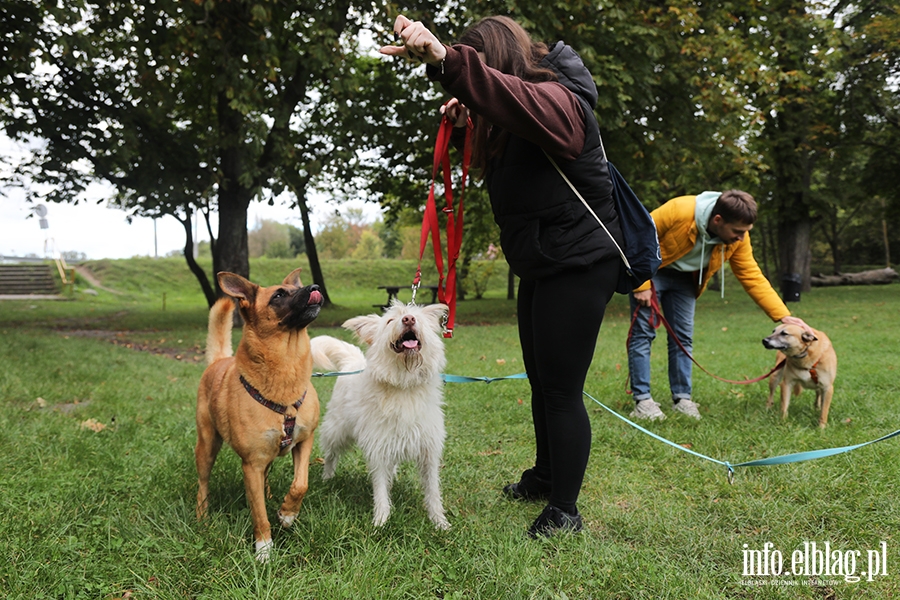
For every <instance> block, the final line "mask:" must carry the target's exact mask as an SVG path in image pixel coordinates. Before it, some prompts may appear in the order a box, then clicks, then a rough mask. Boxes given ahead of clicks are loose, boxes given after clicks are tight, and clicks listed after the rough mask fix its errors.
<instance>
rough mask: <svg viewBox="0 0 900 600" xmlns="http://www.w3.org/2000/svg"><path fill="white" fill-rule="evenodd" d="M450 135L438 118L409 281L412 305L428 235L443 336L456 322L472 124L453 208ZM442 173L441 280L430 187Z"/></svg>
mask: <svg viewBox="0 0 900 600" xmlns="http://www.w3.org/2000/svg"><path fill="white" fill-rule="evenodd" d="M452 133H453V121H451V120H450V118H449V117H447V116H446V115H445V116H444V117H443V118H442V119H441V126H440V129H439V130H438V135H437V141H436V142H435V145H434V167H433V169H432V172H431V190H430V191H429V193H428V202H427V203H426V204H425V214H424V215H423V217H422V236H421V240H420V243H419V265H418V267H417V268H416V276H415V278H414V279H413V302H415V292H416V290H417V289H418V287H419V283H420V282H421V280H422V257H423V256H424V255H425V246H426V245H427V243H428V235H429V233H430V234H431V246H432V248H433V249H434V264H435V266H436V267H437V272H438V290H437V292H438V300H440V301H441V302H443V303H444V304H446V305H447V307H448V309H449V312H448V314H447V323H446V325H445V326H444V337H445V338H450V337H453V323H454V321H455V319H456V260H457V259H458V258H459V250H460V247H461V246H462V233H463V196H464V194H465V190H466V179H467V178H468V176H469V163H470V162H471V160H472V121H471V120H470V121H469V123H468V126H467V127H466V141H465V145H464V146H463V163H462V182H461V183H460V189H459V206H458V208H457V209H456V210H454V208H453V183H452V181H451V177H450V172H451V169H450V136H451V134H452ZM439 169H442V170H443V172H444V198H445V200H446V206H445V207H444V208H443V209H442V212H443V213H444V214H445V215H447V278H446V280H445V279H444V259H443V251H442V249H441V227H440V223H439V221H438V214H437V204H436V202H435V198H434V186H435V181H436V180H437V174H438V170H439Z"/></svg>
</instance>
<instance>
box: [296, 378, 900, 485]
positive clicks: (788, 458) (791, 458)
mask: <svg viewBox="0 0 900 600" xmlns="http://www.w3.org/2000/svg"><path fill="white" fill-rule="evenodd" d="M361 372H362V371H361V370H360V371H349V372H331V373H313V377H339V376H341V375H355V374H357V373H361ZM441 379H442V380H443V381H444V383H473V382H482V383H493V382H495V381H500V380H504V379H528V374H527V373H517V374H515V375H507V376H506V377H468V376H465V375H447V374H442V375H441ZM582 393H583V394H584V395H585V396H587V397H588V398H590V399H591V400H593V401H594V402H595V403H596V404H597V405H599V406H600V407H601V408H602V409H604V410H605V411H606V412H608V413H609V414H611V415H613V416H614V417H616V418H617V419H620V420H622V421H624V422H625V423H628V424H629V425H631V426H632V427H634V428H635V429H637V430H638V431H642V432H643V433H646V434H647V435H649V436H650V437H652V438H654V439H656V440H658V441H660V442H662V443H664V444H668V445H669V446H672V447H673V448H677V449H679V450H681V451H682V452H687V453H688V454H692V455H694V456H696V457H697V458H702V459H703V460H708V461H709V462H712V463H715V464H717V465H721V466H723V467H725V468H726V469H727V470H728V483H733V482H734V470H735V469H736V468H738V467H766V466H770V465H786V464H789V463H797V462H805V461H808V460H816V459H819V458H826V457H828V456H835V455H836V454H843V453H845V452H850V451H852V450H856V449H858V448H862V447H863V446H869V445H871V444H875V443H878V442H883V441H884V440H889V439H891V438H893V437H897V436H898V435H900V429H898V430H897V431H895V432H893V433H889V434H887V435H883V436H881V437H880V438H878V439H876V440H871V441H868V442H863V443H861V444H854V445H852V446H842V447H840V448H826V449H824V450H810V451H807V452H795V453H793V454H783V455H781V456H771V457H769V458H760V459H758V460H749V461H746V462H741V463H737V464H732V463H730V462H728V461H725V460H718V459H715V458H710V457H709V456H706V455H705V454H700V453H699V452H694V451H693V450H691V449H690V448H685V447H684V446H682V445H680V444H676V443H675V442H672V441H670V440H667V439H666V438H664V437H662V436H660V435H657V434H655V433H653V432H652V431H650V430H649V429H645V428H643V427H641V426H640V425H638V424H637V423H634V422H633V421H630V420H628V419H626V418H625V417H623V416H622V415H620V414H619V413H617V412H616V411H614V410H613V409H611V408H609V407H608V406H606V405H605V404H603V403H602V402H600V401H599V400H597V399H596V398H594V397H593V396H591V395H590V394H588V393H587V392H584V391H583V392H582Z"/></svg>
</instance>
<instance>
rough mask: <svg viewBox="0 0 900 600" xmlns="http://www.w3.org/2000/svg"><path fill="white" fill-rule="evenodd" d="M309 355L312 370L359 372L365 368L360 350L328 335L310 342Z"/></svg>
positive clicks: (364, 360)
mask: <svg viewBox="0 0 900 600" xmlns="http://www.w3.org/2000/svg"><path fill="white" fill-rule="evenodd" d="M310 354H312V359H313V368H316V369H321V370H323V371H359V370H362V369H365V368H366V356H365V354H363V352H362V350H360V349H359V348H357V347H356V346H354V345H353V344H348V343H347V342H344V341H341V340H339V339H337V338H333V337H331V336H328V335H320V336H317V337H314V338H313V339H312V340H310Z"/></svg>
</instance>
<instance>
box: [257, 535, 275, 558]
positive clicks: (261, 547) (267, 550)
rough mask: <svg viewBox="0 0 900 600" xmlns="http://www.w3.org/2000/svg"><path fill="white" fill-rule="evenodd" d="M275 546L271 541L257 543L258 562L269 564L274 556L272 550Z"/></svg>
mask: <svg viewBox="0 0 900 600" xmlns="http://www.w3.org/2000/svg"><path fill="white" fill-rule="evenodd" d="M274 545H275V544H273V543H272V540H271V539H268V540H261V541H259V542H256V560H258V561H259V562H261V563H264V562H267V561H268V560H269V556H271V554H272V548H273V547H274Z"/></svg>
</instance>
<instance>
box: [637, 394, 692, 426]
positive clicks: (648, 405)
mask: <svg viewBox="0 0 900 600" xmlns="http://www.w3.org/2000/svg"><path fill="white" fill-rule="evenodd" d="M631 416H632V417H634V418H635V419H647V420H649V421H662V420H663V419H665V418H666V415H664V414H663V411H661V410H660V409H659V404H658V403H656V402H654V401H653V398H647V399H645V400H640V401H639V402H638V403H637V404H636V405H635V407H634V410H633V411H631ZM697 417H698V418H699V417H700V415H697Z"/></svg>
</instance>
